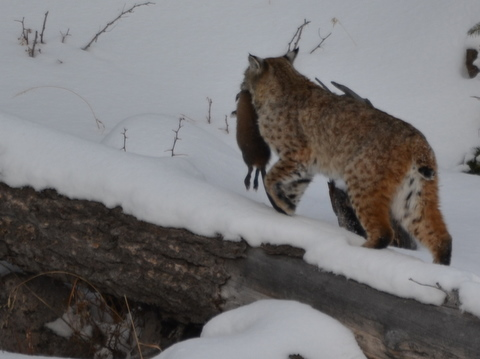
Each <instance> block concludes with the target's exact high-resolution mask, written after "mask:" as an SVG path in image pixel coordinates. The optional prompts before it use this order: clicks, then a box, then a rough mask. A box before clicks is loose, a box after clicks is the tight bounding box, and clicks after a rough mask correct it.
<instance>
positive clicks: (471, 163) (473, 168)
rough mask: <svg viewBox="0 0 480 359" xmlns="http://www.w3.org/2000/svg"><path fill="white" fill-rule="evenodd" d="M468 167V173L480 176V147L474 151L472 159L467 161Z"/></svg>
mask: <svg viewBox="0 0 480 359" xmlns="http://www.w3.org/2000/svg"><path fill="white" fill-rule="evenodd" d="M467 166H468V167H469V168H470V170H469V171H467V173H471V174H475V175H480V147H476V148H474V149H473V156H472V159H470V160H468V161H467Z"/></svg>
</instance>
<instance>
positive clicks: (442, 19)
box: [0, 0, 480, 359]
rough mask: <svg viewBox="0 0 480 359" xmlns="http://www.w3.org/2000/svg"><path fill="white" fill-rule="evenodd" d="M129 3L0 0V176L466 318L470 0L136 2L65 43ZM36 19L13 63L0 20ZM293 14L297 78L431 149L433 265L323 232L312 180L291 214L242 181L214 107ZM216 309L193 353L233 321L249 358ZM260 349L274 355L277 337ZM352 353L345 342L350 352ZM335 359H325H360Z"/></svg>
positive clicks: (320, 321) (471, 180)
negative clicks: (395, 121) (301, 253)
mask: <svg viewBox="0 0 480 359" xmlns="http://www.w3.org/2000/svg"><path fill="white" fill-rule="evenodd" d="M133 4H134V2H132V1H116V0H104V1H101V2H99V1H95V0H83V1H76V2H65V1H61V0H44V1H41V2H39V1H33V0H28V1H27V0H3V1H2V11H1V12H0V40H1V44H2V56H1V57H0V78H1V79H2V85H1V86H0V126H1V131H0V180H1V181H3V182H5V183H7V184H9V185H11V186H24V185H30V186H33V187H34V188H35V189H37V190H40V189H43V188H49V187H52V188H55V189H57V190H58V191H59V192H60V193H63V194H65V195H67V196H69V197H71V198H82V199H90V200H96V201H100V202H103V203H104V204H105V205H107V206H109V207H113V206H117V205H119V206H122V208H123V209H124V211H125V212H127V213H130V214H133V215H135V216H136V217H138V218H139V219H142V220H146V221H149V222H152V223H155V224H158V225H162V226H173V227H183V228H187V229H189V230H191V231H193V232H195V233H198V234H202V235H207V236H208V235H215V234H218V233H220V234H222V235H223V236H224V237H225V239H227V240H240V239H241V238H243V239H245V240H246V241H248V243H250V244H251V245H253V246H256V245H260V244H261V243H262V242H270V243H274V244H285V243H289V244H292V245H294V246H297V247H301V248H304V249H305V250H306V254H305V260H306V261H307V262H309V263H311V264H314V265H318V266H319V267H321V268H322V269H324V270H327V271H332V272H334V273H338V274H343V275H345V276H347V277H348V278H352V279H355V280H357V281H360V282H363V283H366V284H368V285H370V286H372V287H374V288H377V289H379V290H382V291H386V292H389V293H392V294H395V295H398V296H401V297H406V298H415V299H416V300H419V301H421V302H424V303H431V304H436V305H439V304H441V303H442V302H443V299H444V297H445V294H444V293H443V292H442V291H440V290H437V289H435V288H432V287H428V286H422V285H418V284H416V283H415V282H413V281H411V280H410V279H414V280H415V281H416V282H419V283H424V284H427V285H435V283H439V284H440V285H441V286H442V287H443V288H444V289H445V290H452V289H458V290H459V294H460V299H461V301H462V308H463V309H464V310H466V311H469V312H471V313H473V314H476V315H479V316H480V301H479V300H478V298H480V263H479V260H478V258H479V256H480V243H479V238H478V237H479V235H478V229H479V228H478V227H479V219H480V177H478V176H471V175H467V174H463V173H462V172H461V171H462V169H464V165H463V164H464V162H465V159H466V158H469V157H468V156H470V154H469V153H470V151H471V148H472V147H474V146H478V145H479V142H480V141H479V128H480V101H478V100H476V99H474V98H472V97H471V96H480V86H479V79H473V80H471V79H467V76H466V71H465V70H464V68H463V67H464V66H463V63H464V59H465V49H466V48H467V47H468V46H472V47H475V48H478V47H479V46H480V37H478V38H474V37H468V36H467V34H466V32H467V30H468V29H469V28H470V27H472V26H473V25H474V24H476V23H477V22H479V21H480V2H479V1H477V0H468V1H467V0H465V1H463V0H462V1H455V2H453V1H446V0H424V1H421V2H418V1H413V0H408V1H402V2H393V1H376V0H365V1H357V0H342V1H336V0H335V1H334V0H330V1H328V0H325V1H318V0H315V1H313V0H312V1H306V0H299V1H295V2H293V1H287V0H255V1H254V0H243V1H241V2H230V1H221V0H203V1H201V2H198V1H175V0H161V1H157V2H156V4H155V5H150V6H144V7H139V8H137V9H136V10H135V12H134V13H133V14H129V15H128V16H125V17H124V18H123V19H121V20H120V21H118V22H117V23H116V25H115V26H114V27H113V29H112V30H111V31H109V32H107V33H105V34H102V35H101V36H100V37H99V39H98V41H97V42H96V43H94V44H93V45H92V46H91V48H90V49H89V50H88V51H83V50H81V47H82V46H84V45H85V44H87V43H88V42H89V41H90V39H91V38H92V37H93V36H94V35H95V33H97V32H98V31H99V30H100V29H101V28H102V27H103V26H104V25H105V24H107V23H108V22H109V21H110V20H112V19H113V18H115V17H116V16H117V15H118V14H119V13H120V12H121V11H122V9H124V8H129V7H130V6H132V5H133ZM46 11H49V16H48V19H47V24H46V31H45V41H46V44H41V45H40V46H39V48H40V49H41V53H37V54H36V57H35V58H30V57H28V56H27V54H26V52H25V49H26V47H25V46H22V45H21V44H20V43H19V40H18V38H19V36H20V33H21V24H20V23H19V22H16V21H15V20H21V19H22V18H23V17H24V18H25V25H26V26H27V27H31V28H32V29H33V30H39V31H40V30H41V27H42V22H43V18H44V14H45V12H46ZM304 19H307V20H310V21H311V23H310V24H309V25H308V26H307V27H306V28H305V29H304V31H303V34H302V39H301V41H300V53H299V56H298V57H297V60H296V62H295V66H296V68H297V69H299V71H300V72H302V73H304V74H305V75H306V76H308V77H310V78H312V79H313V78H314V77H319V78H320V79H321V80H322V81H323V82H324V83H326V84H329V83H330V81H332V80H333V81H337V82H339V83H342V84H345V85H347V86H349V87H351V88H352V89H354V90H355V91H356V92H357V93H359V94H360V95H361V96H364V97H368V98H369V99H370V100H371V101H372V102H373V104H374V105H375V106H377V107H378V108H380V109H382V110H384V111H386V112H388V113H390V114H392V115H394V116H396V117H399V118H401V119H403V120H406V121H408V122H410V123H412V124H413V125H414V126H416V127H417V128H419V129H420V130H421V131H422V132H423V133H424V134H425V136H426V137H427V139H428V140H429V142H430V144H431V145H432V147H433V148H434V150H435V152H436V155H437V159H438V162H439V165H440V173H439V176H440V196H441V203H442V210H443V213H444V216H445V219H446V222H447V225H448V227H449V230H450V232H451V234H452V236H453V240H454V242H453V258H452V265H451V267H443V266H438V265H433V264H431V256H430V253H429V252H428V251H427V250H425V249H420V250H418V251H406V250H396V249H392V248H388V249H385V250H380V251H374V250H369V249H365V248H362V247H360V246H361V243H362V242H363V239H362V238H359V237H358V236H355V235H353V234H351V233H348V232H346V231H344V230H343V229H340V228H338V225H337V222H336V218H335V216H334V214H333V212H332V210H331V206H330V201H329V198H328V193H327V186H326V179H325V178H323V177H321V176H317V177H316V178H315V180H314V183H312V185H311V186H310V187H309V189H308V191H307V193H306V195H305V196H304V198H303V199H302V202H301V204H300V206H299V209H298V212H297V215H296V216H294V217H287V216H284V215H281V214H278V213H276V212H275V211H274V210H273V209H272V208H271V207H270V205H269V203H268V201H267V199H266V196H265V194H264V191H263V189H260V190H259V191H258V192H253V191H250V192H246V191H245V188H244V185H243V178H244V176H245V174H246V167H245V165H244V164H243V161H242V158H241V154H240V151H239V150H238V148H237V145H236V142H235V120H234V119H231V118H227V121H228V124H229V133H227V132H226V131H225V128H226V123H225V121H226V116H228V115H229V114H230V112H231V111H232V110H234V108H235V101H234V99H235V95H236V93H237V92H238V90H239V84H240V82H241V79H242V74H243V71H244V69H245V67H246V66H247V56H248V53H252V54H255V55H258V56H262V57H268V56H277V55H282V54H284V53H285V52H286V51H287V45H288V42H289V41H290V40H291V38H292V36H293V34H294V33H295V31H296V29H297V27H298V26H299V25H301V24H302V23H303V20H304ZM67 30H69V34H70V36H68V37H67V38H66V40H65V42H64V43H62V41H61V40H62V35H61V32H63V33H66V32H67ZM330 32H331V33H332V35H331V36H330V37H329V38H328V39H327V40H325V42H324V44H323V45H322V47H321V48H320V49H318V50H316V51H315V52H314V53H313V54H310V51H311V50H312V49H313V48H315V46H316V45H317V44H318V43H319V42H320V41H321V37H325V36H326V35H328V33H330ZM207 97H208V98H210V99H211V100H212V108H211V123H210V124H208V123H207V120H206V116H207V112H208V103H207ZM180 117H184V118H185V121H183V127H182V128H181V129H180V131H179V137H180V138H181V140H179V141H177V143H176V146H175V149H174V151H175V154H177V156H174V157H171V151H169V150H170V149H172V144H173V139H174V136H175V134H174V132H172V131H173V130H176V129H177V128H178V123H179V118H180ZM96 119H98V120H100V121H101V123H102V124H103V126H104V127H103V126H100V128H99V127H98V126H97V123H96ZM122 133H125V135H126V139H125V138H124V135H123V134H122ZM124 140H125V141H126V142H125V144H126V148H125V149H126V151H124V150H122V147H123V146H124ZM260 305H261V304H260ZM263 305H265V304H263ZM270 305H272V308H277V307H273V305H274V304H270ZM275 305H276V304H275ZM278 305H279V306H280V307H278V308H279V309H278V310H279V311H280V314H278V315H280V316H282V317H284V318H292V320H295V316H302V317H310V316H311V312H310V310H307V309H305V310H306V311H307V312H308V313H307V314H302V313H305V311H304V309H301V308H300V307H299V305H298V304H295V303H288V302H287V303H283V302H282V303H281V304H278ZM269 308H270V307H269ZM241 310H242V312H239V313H241V314H239V315H241V316H242V317H245V318H249V317H255V311H256V310H258V307H255V306H252V307H246V308H241ZM272 311H275V309H272ZM268 312H269V313H270V314H272V312H271V311H270V310H268ZM252 313H253V314H252ZM234 315H237V314H228V315H227V314H226V315H225V317H224V318H223V319H218V320H215V321H213V322H212V323H211V324H210V326H209V328H214V329H211V331H210V329H209V331H206V332H205V339H199V340H198V341H197V342H196V343H197V344H198V345H200V346H201V345H203V344H202V340H211V336H214V337H215V336H217V335H218V332H229V333H230V332H231V333H237V332H238V331H240V332H241V333H247V334H245V335H239V336H237V337H235V339H234V340H233V339H232V341H231V343H232V344H231V345H232V347H233V348H232V349H231V351H232V352H235V351H236V350H237V349H235V348H237V347H238V352H239V353H240V352H241V353H244V352H242V351H241V350H240V348H245V347H246V346H247V344H245V342H250V341H252V344H251V345H250V346H249V349H252V350H255V348H256V349H258V352H257V353H263V352H262V350H263V349H262V348H263V344H262V343H261V341H260V342H257V341H256V340H255V341H253V339H252V338H251V335H250V334H251V333H248V331H249V328H252V331H253V330H255V328H254V325H253V324H252V327H250V326H248V325H246V324H245V323H244V322H242V321H240V322H241V323H243V324H245V326H244V327H242V328H240V329H239V328H236V327H235V320H234V319H229V318H233V317H234ZM315 318H316V319H315V320H313V322H314V323H313V322H312V323H311V330H312V331H321V332H322V333H324V332H325V333H328V332H329V330H330V329H329V328H330V327H331V326H334V325H337V324H332V323H331V322H330V321H326V319H325V318H324V317H323V316H321V315H318V316H316V317H315ZM258 320H259V322H261V323H262V325H264V326H265V327H266V328H267V329H265V333H266V335H270V336H271V334H272V333H271V332H272V331H273V332H275V333H276V335H278V338H281V335H280V333H281V332H282V329H283V325H276V326H270V321H271V320H273V319H272V317H269V316H268V315H267V314H265V316H264V317H262V318H258ZM219 323H221V324H219ZM217 325H218V327H217ZM317 325H319V326H321V327H322V328H324V329H323V331H322V329H316V328H317V327H316V326H317ZM285 326H288V325H285ZM215 328H216V329H215ZM219 328H220V329H219ZM314 328H315V329H314ZM332 332H333V331H332ZM334 332H335V333H336V332H337V331H334ZM212 333H213V334H212ZM338 335H339V337H341V338H344V337H343V334H341V333H339V334H338ZM348 340H350V339H345V342H348ZM314 341H315V340H314V339H312V343H311V344H312V345H315V344H314V343H313V342H314ZM214 342H215V341H214ZM208 343H211V341H209V342H208ZM253 343H255V344H253ZM197 344H194V343H192V344H189V345H197ZM276 344H277V345H278V346H280V347H281V349H280V350H285V351H288V350H290V349H291V347H288V348H287V346H289V345H290V344H288V343H287V342H286V341H283V342H282V341H281V340H278V341H277V342H276ZM207 345H209V344H207ZM328 345H332V344H331V343H330V344H329V343H327V344H326V346H328ZM355 345H356V344H355V343H353V344H352V345H351V346H349V348H351V352H352V353H356V352H357V350H358V348H356V346H355ZM312 348H316V347H315V346H313V347H312ZM221 350H223V349H219V351H218V353H221ZM169 355H170V354H169ZM215 355H216V354H211V353H210V354H209V355H208V356H205V357H208V358H214V357H215ZM348 355H350V354H348ZM348 355H347V354H346V355H345V356H343V357H342V356H336V357H337V358H340V357H341V358H354V357H361V356H358V355H357V354H351V355H350V356H348ZM355 355H357V356H355ZM12 357H16V356H14V355H10V354H0V358H1V359H5V358H12ZM165 357H166V358H167V357H168V358H172V357H173V356H167V353H165ZM175 357H177V356H175ZM178 357H179V358H180V357H181V356H178ZM217 357H219V358H220V357H222V358H223V356H217ZM243 357H245V356H243ZM250 357H254V356H250ZM263 357H269V356H263ZM270 357H274V355H273V354H272V356H270ZM275 357H276V356H275ZM308 357H309V358H315V356H314V355H312V356H308ZM318 358H320V356H318ZM322 358H324V357H322Z"/></svg>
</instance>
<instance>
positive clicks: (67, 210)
mask: <svg viewBox="0 0 480 359" xmlns="http://www.w3.org/2000/svg"><path fill="white" fill-rule="evenodd" d="M303 253H304V252H303V250H301V249H298V248H292V247H289V246H281V247H275V246H264V247H263V248H250V247H249V246H248V245H247V244H246V243H245V242H229V241H224V240H222V239H221V238H206V237H202V236H198V235H195V234H192V233H190V232H188V231H186V230H183V229H172V228H170V229H167V228H161V227H158V226H154V225H152V224H149V223H145V222H142V221H138V220H136V219H135V218H134V217H132V216H129V215H126V214H124V213H123V212H122V211H121V209H120V208H114V209H108V208H106V207H105V206H103V205H102V204H99V203H95V202H90V201H82V200H71V199H68V198H66V197H64V196H61V195H59V194H58V193H56V192H55V191H54V190H45V191H42V192H35V191H34V190H33V189H31V188H20V189H14V188H10V187H8V186H6V185H5V184H0V259H3V260H7V261H8V262H10V263H13V264H16V265H18V266H19V267H21V268H22V269H24V270H25V271H28V272H34V273H42V272H47V271H52V270H60V271H66V272H69V273H74V274H75V275H78V276H80V277H83V278H86V279H87V280H88V281H89V282H90V283H92V284H94V285H95V286H96V287H97V288H98V289H99V290H101V291H103V292H105V293H110V294H112V295H116V296H124V295H126V296H127V297H128V298H129V299H131V300H133V301H137V302H144V303H149V304H154V305H157V306H159V307H160V308H162V310H163V311H164V313H166V314H168V315H169V316H170V317H171V318H173V319H176V320H179V321H182V322H185V323H204V322H205V321H207V320H208V319H210V318H211V317H212V316H214V315H216V314H218V313H221V312H222V311H225V310H227V309H231V308H235V307H238V306H240V305H244V304H248V303H251V302H253V301H255V300H258V299H261V298H278V299H291V300H298V301H300V302H304V303H307V304H310V305H312V306H313V307H314V308H316V309H318V310H320V311H322V312H324V313H326V314H329V315H331V316H332V317H334V318H336V319H337V320H339V321H340V322H342V323H343V324H344V325H346V326H347V327H349V328H350V329H351V330H352V331H353V332H354V333H355V335H356V338H357V340H358V342H359V344H360V346H361V348H362V349H363V350H364V352H365V354H366V355H367V356H368V357H369V358H375V359H382V358H409V359H412V358H413V359H415V358H425V357H430V358H439V359H441V358H459V359H460V358H462V359H466V358H476V357H478V353H480V341H478V338H477V337H478V333H480V319H479V318H477V317H474V316H472V315H469V314H466V313H462V312H461V311H460V310H459V309H458V306H455V305H453V306H452V305H450V304H449V305H444V306H441V307H437V306H430V305H424V304H421V303H418V302H416V301H414V300H408V299H402V298H398V297H395V296H392V295H389V294H386V293H382V292H379V291H377V290H374V289H372V288H370V287H368V286H366V285H363V284H360V283H357V282H355V281H352V280H348V279H346V278H344V277H342V276H337V275H334V274H331V273H326V272H322V271H321V270H319V268H317V267H314V266H311V265H309V264H307V263H305V262H304V261H303V260H302V256H303ZM2 304H3V303H1V304H0V305H2Z"/></svg>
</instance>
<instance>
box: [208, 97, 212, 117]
mask: <svg viewBox="0 0 480 359" xmlns="http://www.w3.org/2000/svg"><path fill="white" fill-rule="evenodd" d="M207 102H208V115H207V123H212V102H213V101H212V99H211V98H210V97H207Z"/></svg>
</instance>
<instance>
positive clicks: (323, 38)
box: [310, 32, 332, 54]
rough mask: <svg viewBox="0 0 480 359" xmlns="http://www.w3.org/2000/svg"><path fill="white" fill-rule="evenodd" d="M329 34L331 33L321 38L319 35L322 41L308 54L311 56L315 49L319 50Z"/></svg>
mask: <svg viewBox="0 0 480 359" xmlns="http://www.w3.org/2000/svg"><path fill="white" fill-rule="evenodd" d="M331 34H332V33H331V32H330V33H329V34H328V35H327V36H325V37H322V36H321V35H320V38H321V39H322V41H320V43H319V44H318V45H317V46H316V47H315V48H314V49H313V50H312V51H310V53H311V54H313V52H314V51H315V50H317V49H319V48H320V47H322V45H323V43H324V42H325V40H326V39H328V38H329V37H330V35H331Z"/></svg>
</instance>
